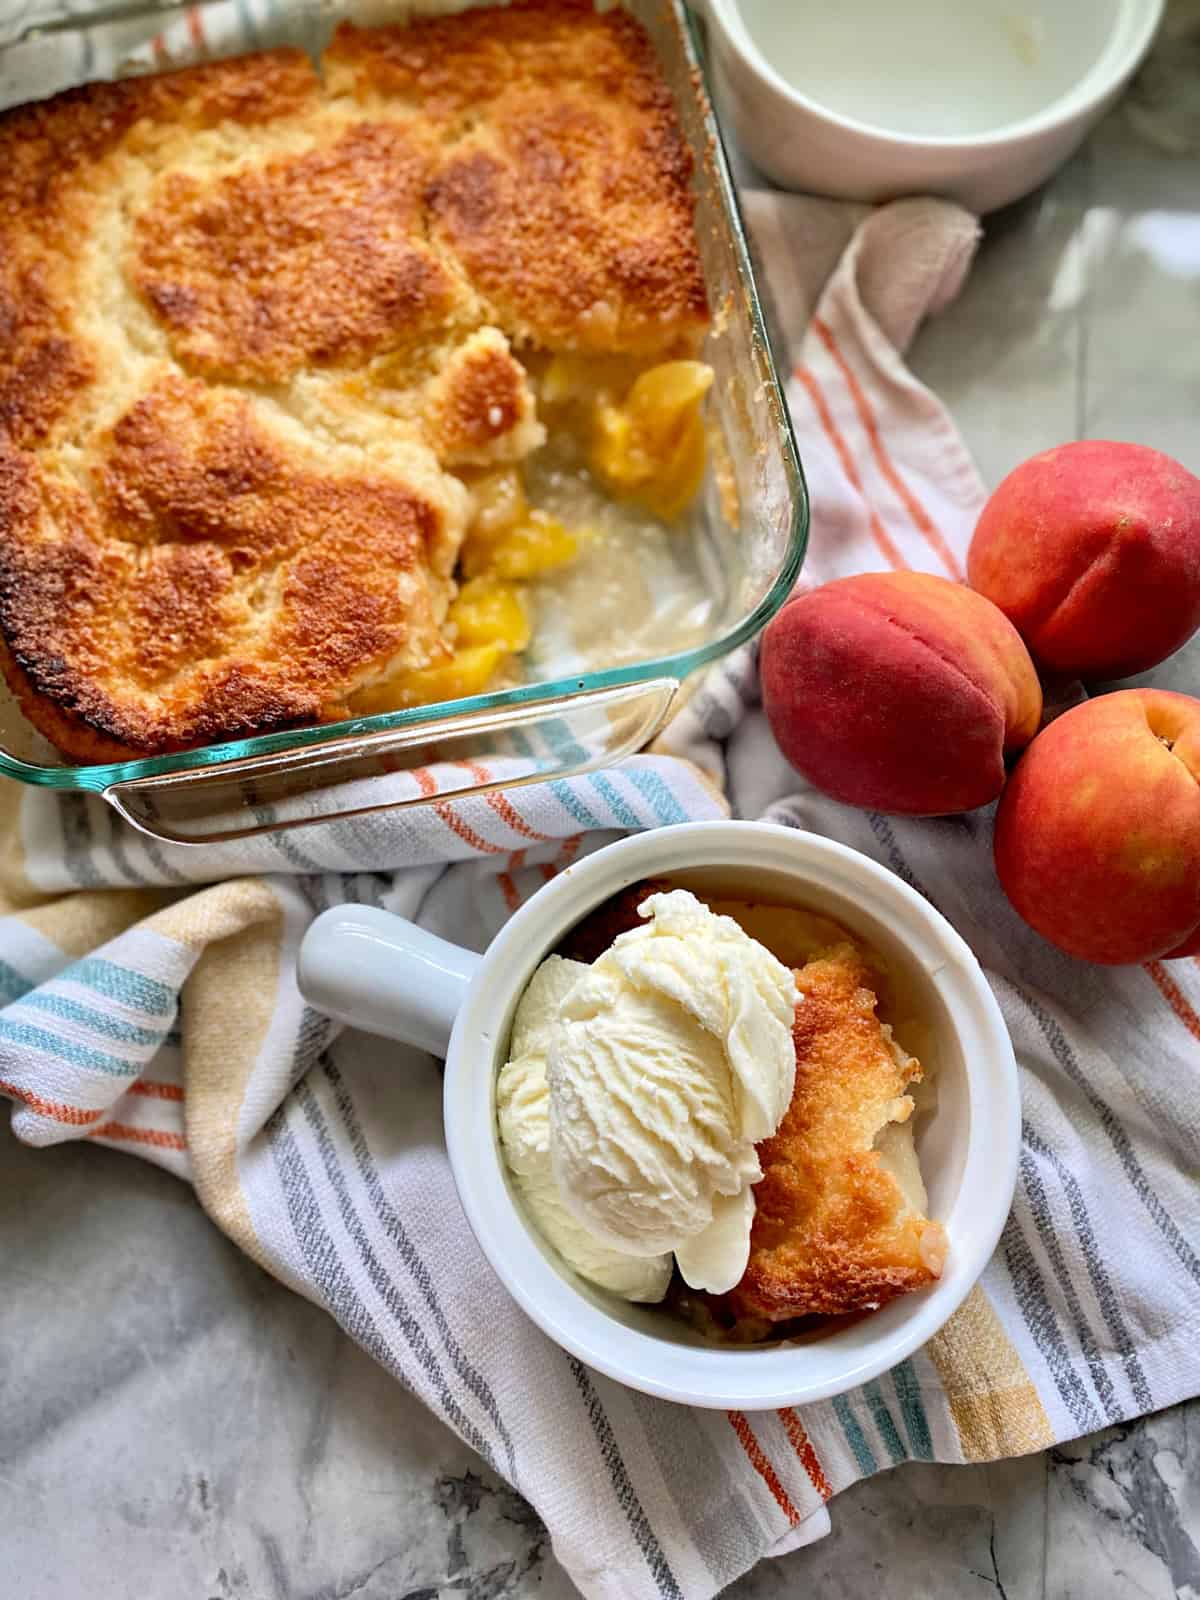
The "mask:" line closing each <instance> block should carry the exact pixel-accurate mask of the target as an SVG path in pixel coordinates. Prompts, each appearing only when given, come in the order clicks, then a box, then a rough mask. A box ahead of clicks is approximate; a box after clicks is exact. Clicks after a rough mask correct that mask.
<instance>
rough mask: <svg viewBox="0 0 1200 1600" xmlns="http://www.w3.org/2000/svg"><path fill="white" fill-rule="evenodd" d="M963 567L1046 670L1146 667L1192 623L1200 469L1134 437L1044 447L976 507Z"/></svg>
mask: <svg viewBox="0 0 1200 1600" xmlns="http://www.w3.org/2000/svg"><path fill="white" fill-rule="evenodd" d="M967 575H968V577H969V578H970V581H971V585H972V587H973V588H976V589H978V590H979V592H980V594H985V595H987V597H988V599H989V600H992V601H994V602H995V604H996V605H998V606H999V607H1000V609H1001V611H1003V612H1004V614H1005V616H1006V617H1008V619H1009V621H1010V622H1012V623H1013V624H1014V626H1015V627H1016V628H1017V630H1018V631H1019V632H1020V634H1021V637H1022V638H1023V639H1024V640H1025V643H1026V644H1027V645H1028V646H1029V648H1030V650H1032V652H1033V654H1034V656H1035V657H1036V659H1037V660H1038V661H1039V662H1041V663H1042V664H1043V665H1044V666H1047V667H1049V668H1051V669H1052V670H1053V671H1055V672H1063V673H1068V674H1070V675H1071V676H1078V677H1082V678H1093V679H1094V678H1124V677H1128V676H1129V675H1130V674H1131V673H1134V672H1144V671H1145V670H1146V669H1147V668H1148V667H1152V666H1155V665H1156V664H1157V663H1158V662H1159V661H1165V660H1166V658H1167V657H1168V656H1169V655H1173V654H1174V652H1175V651H1176V650H1178V649H1179V648H1180V646H1181V645H1184V644H1186V643H1187V641H1188V639H1190V638H1191V636H1192V634H1193V633H1195V631H1196V629H1197V628H1200V478H1196V477H1194V476H1193V475H1192V473H1190V472H1189V471H1188V470H1187V468H1186V467H1182V466H1180V464H1179V462H1178V461H1173V460H1172V459H1171V457H1170V456H1165V455H1163V454H1161V452H1160V451H1158V450H1148V449H1146V448H1145V447H1144V446H1142V445H1137V444H1116V443H1113V442H1111V441H1109V440H1105V439H1081V440H1079V441H1078V442H1077V443H1075V444H1065V445H1062V446H1061V447H1060V448H1059V449H1057V450H1047V451H1045V452H1044V454H1042V455H1039V456H1034V457H1033V458H1032V460H1030V461H1026V462H1025V463H1024V465H1023V466H1019V467H1017V468H1016V470H1015V471H1013V472H1010V473H1009V475H1008V477H1007V478H1005V480H1004V482H1003V483H1002V484H1001V485H1000V487H999V488H998V489H997V490H996V492H995V494H994V495H993V496H992V498H991V499H990V500H989V501H988V503H987V505H986V506H985V507H984V508H983V514H982V516H981V517H980V519H979V523H978V526H977V527H976V529H975V537H974V538H973V539H972V541H971V550H970V555H969V557H968V561H967Z"/></svg>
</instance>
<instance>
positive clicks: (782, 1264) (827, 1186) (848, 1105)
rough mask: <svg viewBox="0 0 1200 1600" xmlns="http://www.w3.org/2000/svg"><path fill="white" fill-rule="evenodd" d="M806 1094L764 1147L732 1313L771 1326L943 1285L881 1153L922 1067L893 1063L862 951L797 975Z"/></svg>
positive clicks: (800, 1080) (846, 951)
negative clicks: (890, 1112)
mask: <svg viewBox="0 0 1200 1600" xmlns="http://www.w3.org/2000/svg"><path fill="white" fill-rule="evenodd" d="M796 980H797V984H798V986H799V988H800V992H801V995H802V999H801V1001H800V1004H799V1005H798V1006H797V1008H796V1022H795V1028H794V1030H793V1038H794V1040H795V1045H796V1088H795V1092H794V1094H793V1096H792V1102H791V1105H790V1106H789V1108H788V1110H787V1112H786V1114H785V1116H784V1118H783V1121H782V1123H781V1124H780V1126H779V1130H778V1132H777V1133H776V1134H775V1135H774V1137H773V1138H771V1139H767V1140H765V1141H764V1142H763V1143H762V1144H760V1145H759V1147H758V1153H759V1159H760V1161H761V1163H762V1168H763V1176H762V1180H761V1182H759V1183H758V1184H757V1185H756V1186H755V1190H754V1198H755V1203H756V1210H755V1216H754V1226H753V1230H752V1233H751V1240H750V1261H749V1264H748V1266H747V1268H746V1272H745V1275H744V1276H743V1278H742V1280H741V1282H740V1283H739V1284H738V1285H737V1287H736V1288H735V1289H734V1290H733V1292H732V1293H731V1294H730V1295H728V1296H727V1297H724V1312H725V1313H727V1314H732V1316H733V1317H735V1318H748V1319H760V1318H761V1319H766V1320H767V1321H768V1322H777V1321H783V1320H790V1319H792V1318H796V1317H805V1316H812V1315H822V1316H838V1315H842V1314H845V1313H848V1312H854V1311H865V1310H871V1309H874V1308H875V1307H877V1306H880V1305H883V1304H884V1303H885V1302H887V1301H888V1300H892V1299H895V1298H896V1296H897V1295H902V1294H907V1293H908V1292H909V1291H910V1290H912V1289H918V1288H921V1287H923V1286H924V1285H925V1284H928V1283H931V1282H932V1281H933V1279H934V1273H932V1272H931V1271H930V1269H929V1267H927V1266H926V1265H925V1262H924V1261H923V1260H922V1256H921V1249H920V1245H921V1236H922V1234H923V1233H924V1232H925V1230H926V1229H927V1228H929V1227H937V1224H932V1223H930V1222H929V1221H928V1219H926V1218H924V1217H921V1216H919V1215H915V1214H913V1213H912V1212H911V1211H910V1209H909V1207H908V1205H907V1204H906V1202H905V1200H904V1197H903V1195H902V1193H901V1191H900V1187H899V1185H898V1184H897V1182H896V1179H895V1178H894V1177H893V1176H892V1175H891V1173H889V1172H888V1171H887V1170H886V1169H885V1168H884V1167H883V1166H882V1165H881V1163H880V1158H879V1155H878V1153H877V1152H876V1151H875V1150H873V1149H872V1148H871V1143H872V1139H873V1136H874V1132H875V1129H876V1128H877V1127H878V1126H879V1125H880V1124H881V1123H882V1122H883V1121H884V1120H886V1115H887V1113H886V1109H885V1108H886V1107H888V1106H889V1105H890V1104H891V1103H892V1102H894V1101H895V1100H897V1099H899V1098H901V1097H903V1096H904V1092H905V1087H906V1085H907V1083H908V1082H910V1081H911V1080H912V1078H913V1076H914V1075H919V1071H920V1069H919V1067H918V1065H917V1063H916V1062H912V1063H911V1065H910V1066H908V1067H901V1066H899V1065H898V1064H897V1062H896V1061H895V1059H894V1057H893V1055H892V1053H891V1051H890V1050H889V1049H888V1047H887V1042H886V1040H885V1038H884V1035H883V1033H882V1030H881V1027H880V1024H879V1021H878V1019H877V1017H876V1015H875V994H874V992H873V989H872V983H873V982H875V981H876V980H875V978H874V975H873V974H872V972H871V969H870V968H869V967H868V966H867V964H866V962H865V961H864V959H863V957H862V955H861V953H860V952H859V951H857V950H856V949H855V948H854V947H853V946H852V945H849V944H847V945H843V946H839V947H838V948H836V949H835V950H833V951H830V952H829V953H828V954H827V955H825V956H823V957H821V958H820V959H818V960H814V961H810V962H809V963H808V964H807V965H806V966H805V967H804V968H802V969H801V970H800V971H799V972H798V973H797V974H796Z"/></svg>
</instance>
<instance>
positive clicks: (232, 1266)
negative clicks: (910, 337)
mask: <svg viewBox="0 0 1200 1600" xmlns="http://www.w3.org/2000/svg"><path fill="white" fill-rule="evenodd" d="M1169 26H1170V28H1171V30H1172V35H1171V38H1170V39H1169V41H1168V46H1167V48H1166V49H1165V50H1164V51H1163V52H1160V54H1159V57H1158V59H1157V60H1156V61H1155V62H1153V63H1152V64H1151V68H1150V69H1149V70H1148V72H1147V73H1145V74H1143V78H1142V80H1141V81H1140V82H1139V85H1138V87H1137V88H1136V89H1135V92H1134V95H1133V97H1132V99H1131V100H1130V101H1129V102H1127V103H1126V104H1125V105H1124V106H1123V107H1121V108H1119V109H1118V110H1117V111H1116V112H1115V113H1114V114H1113V115H1112V116H1111V117H1110V118H1109V119H1108V120H1107V122H1106V123H1105V124H1104V125H1103V126H1102V128H1101V129H1100V130H1099V131H1098V132H1097V133H1096V134H1095V136H1094V137H1093V138H1092V139H1091V140H1090V141H1089V143H1088V144H1087V146H1086V147H1085V148H1084V149H1083V150H1082V151H1081V153H1080V154H1079V155H1078V156H1077V157H1076V158H1075V160H1074V161H1073V162H1072V163H1071V164H1070V165H1069V166H1068V167H1067V168H1066V169H1065V170H1064V171H1063V172H1062V173H1061V174H1060V175H1059V177H1058V178H1057V179H1055V181H1054V182H1053V183H1052V184H1051V185H1050V186H1049V187H1048V188H1047V189H1046V190H1045V191H1043V193H1042V194H1040V195H1039V196H1036V197H1035V198H1034V199H1032V200H1031V201H1029V202H1027V203H1025V204H1024V205H1022V206H1020V207H1017V208H1014V209H1013V210H1012V211H1010V212H1007V213H1004V214H1001V215H999V216H997V217H994V218H992V219H989V221H988V224H987V228H986V237H985V241H984V244H983V246H982V249H981V253H980V257H979V261H978V263H977V265H976V268H975V270H974V272H973V273H972V276H971V278H970V280H969V282H968V284H967V287H966V289H965V291H964V293H963V294H962V296H961V298H960V299H959V300H958V302H957V303H956V304H955V305H954V306H953V307H951V308H950V309H949V310H948V311H947V312H946V313H944V314H943V315H942V316H941V317H940V318H939V319H938V320H937V321H936V322H934V323H932V324H931V325H930V326H929V327H928V328H926V329H925V331H924V332H923V333H922V334H921V336H920V339H919V342H918V344H917V347H916V349H915V351H914V352H913V358H912V359H913V365H914V367H915V369H916V371H917V373H918V374H919V375H920V376H921V377H922V378H923V379H924V380H925V381H926V382H928V383H929V384H930V385H932V386H933V387H934V388H935V389H936V390H937V391H938V393H939V394H941V395H942V396H943V397H944V398H945V400H946V401H947V403H948V404H949V406H950V408H951V410H952V412H953V413H954V414H955V416H956V417H957V419H958V421H959V423H960V425H961V427H962V428H963V431H964V432H965V434H966V436H967V440H968V442H969V444H970V445H971V447H972V449H973V450H974V452H975V454H976V458H977V460H978V462H979V465H980V467H981V469H982V471H983V474H984V476H985V478H987V479H988V481H989V482H995V481H996V480H997V479H998V478H999V477H1001V476H1002V475H1003V474H1004V473H1005V472H1007V471H1008V470H1009V468H1010V467H1012V466H1014V465H1015V464H1016V463H1017V462H1018V461H1020V460H1022V459H1023V458H1024V457H1025V456H1027V455H1029V454H1031V453H1033V452H1034V451H1036V450H1039V449H1042V448H1045V447H1046V446H1048V445H1050V444H1053V443H1058V442H1060V441H1062V440H1064V439H1067V438H1071V437H1073V436H1076V435H1081V434H1090V435H1093V436H1106V435H1107V436H1110V437H1120V438H1124V439H1132V440H1136V441H1139V442H1141V443H1145V444H1153V445H1156V446H1158V447H1159V448H1161V449H1164V450H1167V451H1169V452H1171V453H1173V454H1175V455H1177V456H1179V457H1180V458H1181V459H1182V460H1183V461H1184V462H1185V463H1186V464H1187V465H1189V466H1190V467H1191V468H1192V469H1193V470H1194V471H1200V434H1198V433H1197V396H1198V394H1200V344H1198V342H1197V337H1196V334H1197V329H1198V328H1200V176H1198V171H1200V169H1198V165H1197V156H1198V155H1200V99H1198V98H1194V97H1195V96H1196V91H1197V86H1200V5H1198V4H1197V0H1176V4H1175V5H1174V6H1173V8H1172V12H1171V18H1170V23H1169ZM1189 85H1190V88H1189ZM1189 95H1191V96H1193V98H1189ZM1158 681H1160V682H1164V681H1169V682H1171V683H1172V684H1173V685H1174V686H1175V687H1178V688H1187V689H1189V690H1190V691H1191V692H1192V693H1196V692H1200V639H1198V640H1197V641H1195V642H1194V644H1193V646H1192V647H1191V649H1190V650H1188V651H1186V652H1184V654H1183V656H1182V657H1181V658H1178V659H1177V661H1176V662H1175V663H1174V664H1173V666H1172V669H1171V672H1170V674H1169V676H1168V677H1166V678H1164V676H1163V675H1162V674H1161V673H1160V674H1159V675H1158ZM30 1218H37V1224H36V1228H31V1227H30V1225H29V1219H30ZM0 1284H2V1285H3V1291H2V1292H0V1489H2V1491H3V1498H4V1520H3V1531H0V1593H2V1594H3V1595H4V1596H5V1597H6V1600H7V1597H9V1596H11V1597H12V1600H17V1597H20V1600H81V1597H83V1596H86V1597H87V1600H131V1597H134V1596H136V1597H138V1600H158V1597H163V1600H177V1597H178V1600H346V1597H349V1596H355V1597H359V1600H435V1597H437V1600H443V1597H449V1596H452V1595H458V1596H465V1597H468V1600H504V1597H509V1596H527V1595H534V1594H537V1595H539V1596H542V1597H544V1600H566V1597H567V1596H570V1595H572V1594H574V1592H575V1591H574V1590H573V1588H572V1586H571V1584H570V1583H569V1581H568V1580H567V1579H566V1577H565V1576H564V1574H563V1573H562V1571H561V1569H560V1568H559V1567H558V1566H557V1564H556V1562H555V1560H554V1558H553V1555H552V1554H551V1553H550V1550H549V1544H548V1540H547V1538H546V1535H545V1531H544V1529H543V1528H542V1527H541V1525H540V1523H539V1522H538V1519H537V1517H536V1515H535V1514H534V1513H533V1512H532V1511H531V1510H530V1509H529V1507H528V1506H527V1505H526V1504H525V1503H524V1502H523V1501H522V1500H521V1499H520V1497H519V1496H518V1495H516V1494H515V1493H514V1492H513V1491H512V1490H510V1489H509V1488H507V1487H506V1486H505V1485H504V1484H503V1483H501V1482H500V1481H499V1480H498V1479H496V1478H495V1477H494V1476H492V1474H490V1473H489V1472H488V1470H487V1469H486V1468H485V1467H484V1466H483V1464H482V1463H481V1462H480V1460H479V1459H478V1458H477V1457H476V1456H474V1455H473V1454H472V1453H471V1451H470V1450H469V1449H468V1448H467V1447H466V1446H465V1445H463V1444H461V1443H459V1441H458V1440H457V1439H456V1438H455V1437H453V1436H452V1435H451V1434H450V1433H449V1432H447V1431H446V1430H445V1429H444V1428H443V1427H442V1426H441V1424H440V1423H438V1422H437V1421H435V1420H434V1418H433V1417H432V1416H431V1415H430V1414H429V1413H428V1412H427V1411H426V1410H425V1409H424V1408H423V1407H422V1406H421V1405H420V1404H419V1402H417V1401H416V1400H415V1399H413V1398H412V1397H411V1396H410V1395H408V1394H407V1393H406V1392H405V1391H404V1390H402V1389H401V1388H400V1387H399V1386H398V1385H397V1384H396V1383H395V1382H394V1381H393V1380H392V1379H391V1378H389V1377H388V1376H387V1375H386V1374H385V1373H384V1372H383V1371H382V1370H381V1369H379V1368H378V1367H376V1366H375V1365H374V1364H373V1363H372V1362H371V1361H370V1359H369V1358H368V1357H367V1356H366V1355H364V1354H363V1353H362V1352H361V1351H360V1350H359V1349H358V1348H357V1347H356V1346H354V1345H353V1344H352V1343H351V1342H350V1341H349V1340H348V1339H347V1338H346V1337H345V1335H343V1334H342V1333H341V1332H340V1331H339V1330H338V1328H337V1327H336V1326H335V1325H334V1323H333V1322H332V1321H331V1320H330V1319H329V1318H328V1317H326V1316H325V1315H324V1314H323V1313H322V1312H320V1311H318V1310H317V1309H315V1308H314V1307H313V1306H311V1305H309V1304H307V1303H306V1302H304V1301H302V1300H299V1299H298V1298H296V1297H295V1296H293V1295H292V1294H290V1293H289V1292H288V1291H286V1290H285V1289H283V1288H281V1287H280V1286H279V1285H278V1284H276V1283H275V1282H273V1281H272V1280H271V1279H269V1278H267V1277H266V1276H265V1275H264V1274H263V1273H262V1272H260V1271H259V1269H258V1268H257V1267H255V1266H254V1265H253V1264H252V1263H251V1262H250V1261H248V1260H247V1259H246V1258H244V1257H243V1256H241V1255H240V1254H239V1253H238V1252H237V1250H236V1249H235V1248H234V1247H233V1246H232V1245H231V1244H230V1243H229V1242H228V1241H227V1240H226V1239H225V1238H223V1237H222V1236H221V1235H220V1234H219V1233H218V1232H217V1231H216V1230H215V1229H214V1228H213V1227H212V1226H211V1225H210V1224H209V1222H208V1221H207V1220H206V1218H205V1217H204V1216H203V1214H202V1213H201V1212H200V1210H199V1209H198V1207H197V1206H196V1205H195V1203H194V1201H193V1199H192V1197H191V1195H190V1193H189V1191H188V1190H187V1189H186V1188H184V1186H182V1185H181V1184H179V1183H177V1182H176V1181H175V1180H174V1179H172V1178H170V1177H168V1176H167V1175H166V1174H164V1173H163V1172H160V1171H158V1170H156V1169H153V1168H150V1167H147V1166H145V1165H143V1164H141V1163H139V1162H137V1161H134V1160H131V1159H129V1158H127V1157H124V1156H121V1155H118V1154H116V1153H113V1152H110V1151H107V1150H103V1149H98V1148H94V1147H84V1146H79V1145H71V1146H61V1147H59V1148H57V1149H53V1150H48V1151H40V1152H39V1151H32V1150H28V1149H25V1148H24V1147H22V1146H20V1145H18V1144H17V1143H16V1141H15V1140H14V1139H13V1137H12V1135H11V1133H10V1132H9V1130H8V1128H7V1126H6V1125H5V1126H4V1127H3V1128H2V1130H0ZM832 1514H833V1527H834V1531H833V1534H832V1535H831V1536H830V1537H829V1538H828V1539H826V1540H824V1541H822V1542H821V1543H819V1544H817V1545H815V1546H812V1547H811V1548H809V1549H806V1550H802V1551H798V1552H796V1553H794V1554H793V1555H790V1556H787V1557H785V1558H783V1559H782V1560H779V1561H771V1562H764V1563H762V1564H760V1566H759V1567H758V1568H756V1569H755V1570H754V1571H753V1572H752V1573H750V1574H748V1575H747V1576H746V1577H745V1578H743V1579H742V1580H741V1581H740V1582H739V1583H737V1584H735V1585H734V1586H733V1588H731V1589H730V1590H728V1591H727V1594H729V1595H730V1596H733V1597H737V1600H751V1597H753V1600H773V1597H777V1596H778V1597H782V1596H785V1595H791V1594H794V1593H806V1594H812V1595H815V1596H820V1597H830V1600H835V1597H839V1596H847V1597H850V1596H853V1597H856V1600H858V1597H861V1596H863V1595H864V1594H868V1593H869V1594H871V1595H872V1596H873V1597H876V1600H893V1597H894V1600H909V1597H910V1596H913V1595H920V1596H921V1597H922V1600H942V1597H947V1600H950V1597H954V1600H959V1597H970V1596H975V1595H979V1596H981V1597H988V1596H993V1595H995V1596H998V1597H999V1600H1076V1597H1078V1600H1085V1597H1086V1600H1126V1597H1128V1596H1134V1595H1137V1596H1143V1597H1146V1600H1171V1597H1173V1596H1184V1597H1188V1596H1190V1597H1192V1600H1196V1597H1198V1596H1200V1403H1197V1402H1193V1403H1192V1404H1190V1405H1185V1406H1180V1407H1176V1408H1175V1409H1174V1410H1172V1411H1169V1412H1166V1413H1162V1414H1160V1415H1158V1416H1155V1417H1153V1418H1150V1419H1147V1420H1145V1421H1143V1422H1140V1423H1137V1424H1135V1425H1131V1426H1125V1427H1121V1428H1115V1429H1109V1430H1107V1431H1105V1432H1103V1433H1100V1434H1096V1435H1094V1436H1092V1437H1091V1438H1087V1439H1083V1440H1080V1441H1078V1442H1077V1443H1074V1444H1071V1445H1067V1446H1064V1447H1063V1448H1061V1449H1057V1450H1052V1451H1050V1452H1049V1453H1047V1454H1045V1455H1040V1456H1034V1457H1028V1458H1025V1459H1023V1460H1019V1461H1011V1462H1004V1463H1001V1464H998V1465H992V1466H976V1467H940V1466H929V1465H923V1464H910V1465H908V1466H905V1467H903V1468H900V1469H898V1470H896V1471H893V1472H890V1473H887V1474H884V1475H882V1476H879V1477H876V1478H873V1479H871V1480H868V1481H867V1482H864V1483H860V1484H858V1485H857V1486H856V1487H855V1488H853V1489H851V1490H850V1491H848V1492H847V1493H846V1494H844V1495H842V1496H841V1497H839V1499H838V1500H837V1501H836V1503H835V1504H834V1506H833V1508H832Z"/></svg>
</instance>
